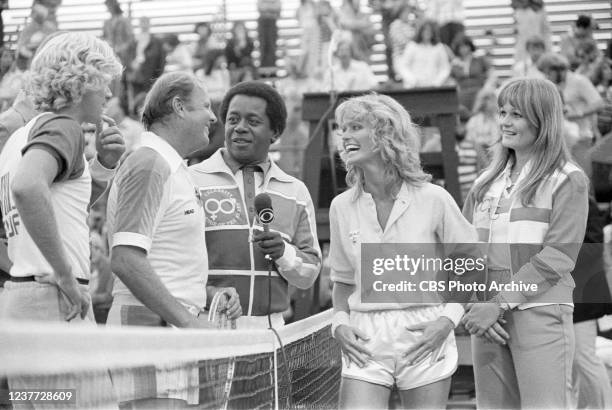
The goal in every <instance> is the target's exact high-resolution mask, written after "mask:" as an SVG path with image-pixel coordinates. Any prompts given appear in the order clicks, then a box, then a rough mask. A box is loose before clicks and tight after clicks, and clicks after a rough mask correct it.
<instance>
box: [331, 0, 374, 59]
mask: <svg viewBox="0 0 612 410" xmlns="http://www.w3.org/2000/svg"><path fill="white" fill-rule="evenodd" d="M338 25H339V26H340V29H341V30H346V31H349V32H350V33H351V36H352V44H353V56H354V57H355V59H357V60H361V61H365V62H369V60H370V54H371V53H372V46H373V45H374V44H375V43H376V38H375V34H376V30H375V29H374V26H373V25H372V22H371V21H370V15H369V14H366V13H363V12H362V11H361V0H343V2H342V6H341V7H340V9H339V10H338Z"/></svg>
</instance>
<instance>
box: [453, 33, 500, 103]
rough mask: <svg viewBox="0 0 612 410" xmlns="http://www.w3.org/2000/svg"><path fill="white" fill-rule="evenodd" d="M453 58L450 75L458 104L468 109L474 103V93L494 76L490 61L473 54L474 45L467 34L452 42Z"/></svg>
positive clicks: (491, 80)
mask: <svg viewBox="0 0 612 410" xmlns="http://www.w3.org/2000/svg"><path fill="white" fill-rule="evenodd" d="M452 50H453V53H454V54H455V56H456V57H455V58H454V59H453V61H452V62H451V77H452V78H453V79H454V80H455V81H456V82H457V86H458V97H459V104H461V105H463V106H464V107H466V108H468V109H470V107H473V105H474V99H475V97H476V93H478V91H479V90H480V89H481V88H482V87H484V86H485V84H486V83H492V82H493V81H494V80H495V78H494V75H493V69H492V68H491V63H490V62H489V59H488V58H487V57H486V56H475V55H474V52H475V51H476V47H475V46H474V42H473V41H472V39H471V38H470V37H468V36H465V35H462V36H458V37H456V38H455V40H454V41H453V44H452Z"/></svg>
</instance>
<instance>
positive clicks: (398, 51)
mask: <svg viewBox="0 0 612 410" xmlns="http://www.w3.org/2000/svg"><path fill="white" fill-rule="evenodd" d="M419 14H420V13H419V11H418V9H417V8H415V7H413V6H411V5H409V4H408V3H404V4H403V5H402V7H401V8H400V13H399V16H398V18H396V19H395V20H394V21H393V23H391V26H390V27H389V37H390V38H391V51H392V53H391V54H392V60H393V63H392V64H393V73H394V77H393V79H394V80H395V79H397V78H400V76H399V75H398V74H397V73H398V72H399V71H398V68H397V66H398V64H399V61H400V58H401V56H402V54H403V53H404V50H405V49H406V46H407V45H408V43H410V42H411V41H412V39H413V38H414V34H415V32H416V30H415V25H416V18H417V17H418V16H419Z"/></svg>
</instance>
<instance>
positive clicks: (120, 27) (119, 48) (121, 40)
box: [102, 0, 134, 95]
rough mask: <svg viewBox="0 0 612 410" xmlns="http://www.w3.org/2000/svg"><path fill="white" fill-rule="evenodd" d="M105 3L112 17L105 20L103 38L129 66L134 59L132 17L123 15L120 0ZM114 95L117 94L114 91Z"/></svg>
mask: <svg viewBox="0 0 612 410" xmlns="http://www.w3.org/2000/svg"><path fill="white" fill-rule="evenodd" d="M104 4H106V7H107V8H108V11H109V12H110V14H111V18H110V19H108V20H106V21H105V22H104V27H103V28H102V38H103V39H104V40H106V41H107V42H108V44H110V45H111V47H112V48H113V50H114V51H115V53H116V54H117V57H119V59H120V60H121V63H122V64H123V66H124V67H128V66H129V64H130V62H131V60H132V58H133V57H132V53H131V52H130V51H131V50H130V48H131V46H132V42H133V41H134V30H133V29H132V23H130V19H129V18H127V17H125V16H124V15H123V10H122V9H121V4H119V1H118V0H105V1H104ZM113 94H114V95H117V94H115V93H113Z"/></svg>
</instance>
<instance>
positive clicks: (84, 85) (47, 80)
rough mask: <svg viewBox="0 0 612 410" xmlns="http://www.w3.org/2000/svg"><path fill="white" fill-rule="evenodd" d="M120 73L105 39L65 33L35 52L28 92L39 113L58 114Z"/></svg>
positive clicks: (116, 60)
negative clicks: (49, 112)
mask: <svg viewBox="0 0 612 410" xmlns="http://www.w3.org/2000/svg"><path fill="white" fill-rule="evenodd" d="M122 70H123V67H122V66H121V63H120V62H119V59H118V58H117V56H116V55H115V53H114V52H113V49H112V48H111V46H110V45H109V44H108V43H106V42H105V41H104V40H100V39H98V38H96V37H94V36H93V35H91V34H86V33H69V32H64V33H60V34H58V35H55V36H52V37H51V38H49V39H47V40H46V41H45V42H43V44H41V46H40V47H39V49H38V50H37V52H36V55H35V56H34V59H33V60H32V65H31V67H30V74H29V81H28V83H29V89H28V93H29V94H30V96H31V98H32V100H33V102H34V105H35V107H36V108H37V109H38V110H39V111H59V110H62V109H65V108H67V107H70V106H72V105H75V104H78V103H79V102H80V101H81V98H82V97H83V94H84V93H85V92H86V91H87V90H99V89H101V88H103V87H107V86H108V85H109V84H110V82H111V81H112V79H113V78H115V77H117V76H119V75H120V74H121V71H122Z"/></svg>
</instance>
